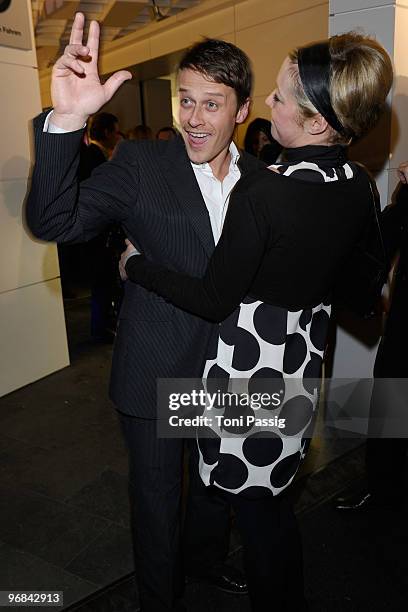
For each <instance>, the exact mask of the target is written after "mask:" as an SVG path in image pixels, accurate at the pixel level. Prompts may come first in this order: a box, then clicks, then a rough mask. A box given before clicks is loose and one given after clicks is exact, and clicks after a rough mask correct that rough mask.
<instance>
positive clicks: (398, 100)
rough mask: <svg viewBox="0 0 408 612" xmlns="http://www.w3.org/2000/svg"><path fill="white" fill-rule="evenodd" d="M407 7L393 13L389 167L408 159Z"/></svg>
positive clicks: (398, 8)
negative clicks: (393, 76) (392, 78)
mask: <svg viewBox="0 0 408 612" xmlns="http://www.w3.org/2000/svg"><path fill="white" fill-rule="evenodd" d="M407 32H408V9H406V8H400V7H397V9H396V13H395V43H394V50H395V51H394V65H395V75H396V77H395V83H394V97H393V107H392V108H393V116H392V124H391V126H392V127H391V154H392V157H391V167H392V168H397V167H398V165H399V164H400V163H401V162H403V161H406V160H407V159H408V117H407V99H408V97H407V96H408V53H407Z"/></svg>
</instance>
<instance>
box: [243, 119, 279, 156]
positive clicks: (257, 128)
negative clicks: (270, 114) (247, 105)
mask: <svg viewBox="0 0 408 612" xmlns="http://www.w3.org/2000/svg"><path fill="white" fill-rule="evenodd" d="M244 149H245V151H246V152H247V153H250V154H251V155H255V157H257V158H258V159H261V160H262V161H264V162H265V163H266V165H267V166H270V165H271V164H274V163H275V162H276V160H277V159H278V157H279V155H280V153H281V152H282V145H281V144H280V143H279V142H277V141H276V140H275V139H274V138H273V136H272V134H271V122H270V121H268V120H267V119H262V118H261V117H257V118H256V119H254V120H253V121H251V123H250V124H249V125H248V127H247V131H246V134H245V140H244Z"/></svg>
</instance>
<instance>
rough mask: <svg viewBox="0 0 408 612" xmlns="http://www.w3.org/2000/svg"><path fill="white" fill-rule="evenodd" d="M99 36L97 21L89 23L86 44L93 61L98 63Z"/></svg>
mask: <svg viewBox="0 0 408 612" xmlns="http://www.w3.org/2000/svg"><path fill="white" fill-rule="evenodd" d="M99 36H100V32H99V23H98V22H97V21H91V23H90V25H89V33H88V40H87V43H86V44H87V46H88V47H89V49H90V54H91V56H92V59H93V60H95V61H98V52H99Z"/></svg>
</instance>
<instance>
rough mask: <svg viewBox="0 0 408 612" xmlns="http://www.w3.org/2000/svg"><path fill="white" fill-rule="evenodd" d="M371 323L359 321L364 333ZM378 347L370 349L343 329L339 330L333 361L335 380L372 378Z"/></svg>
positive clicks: (339, 328)
mask: <svg viewBox="0 0 408 612" xmlns="http://www.w3.org/2000/svg"><path fill="white" fill-rule="evenodd" d="M369 325H370V322H365V321H362V320H361V321H358V326H359V330H360V331H363V330H364V328H365V327H367V326H369ZM377 346H378V344H376V345H375V346H372V347H368V346H367V345H366V344H362V343H361V342H360V341H359V340H357V339H356V338H355V337H354V336H352V335H350V334H349V333H348V332H346V331H345V330H344V329H342V328H341V327H338V328H337V336H336V351H335V354H334V361H333V378H371V376H372V375H373V367H374V361H375V356H376V353H377Z"/></svg>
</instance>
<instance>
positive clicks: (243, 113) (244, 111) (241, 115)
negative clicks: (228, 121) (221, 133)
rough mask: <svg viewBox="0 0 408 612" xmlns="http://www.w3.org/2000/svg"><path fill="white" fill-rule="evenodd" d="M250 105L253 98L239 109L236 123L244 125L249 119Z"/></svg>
mask: <svg viewBox="0 0 408 612" xmlns="http://www.w3.org/2000/svg"><path fill="white" fill-rule="evenodd" d="M250 104H251V98H248V99H247V100H245V102H244V103H243V104H242V106H240V107H239V109H238V112H237V116H236V117H235V123H244V121H245V119H246V118H247V117H248V113H249V107H250Z"/></svg>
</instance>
